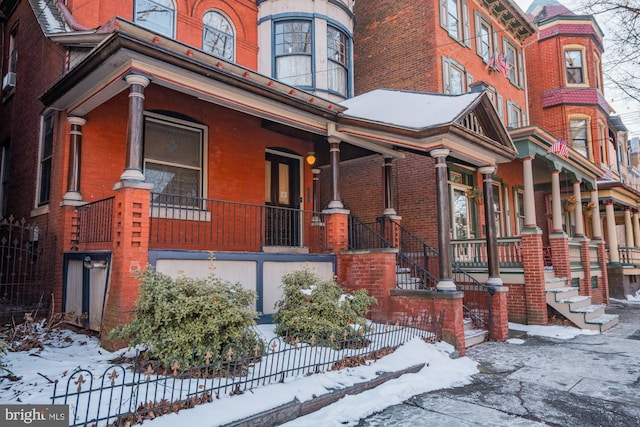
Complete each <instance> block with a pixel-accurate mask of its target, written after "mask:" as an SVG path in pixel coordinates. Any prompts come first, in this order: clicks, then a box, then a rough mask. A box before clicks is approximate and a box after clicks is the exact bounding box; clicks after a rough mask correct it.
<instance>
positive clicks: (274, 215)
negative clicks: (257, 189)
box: [265, 152, 300, 246]
mask: <svg viewBox="0 0 640 427" xmlns="http://www.w3.org/2000/svg"><path fill="white" fill-rule="evenodd" d="M265 204H266V205H267V208H266V209H267V210H266V215H265V217H266V218H265V219H266V224H265V225H266V227H265V246H300V211H299V209H300V158H297V157H291V156H287V155H284V154H276V153H273V152H267V153H266V156H265Z"/></svg>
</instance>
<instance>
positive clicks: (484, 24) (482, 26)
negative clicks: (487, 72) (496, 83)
mask: <svg viewBox="0 0 640 427" xmlns="http://www.w3.org/2000/svg"><path fill="white" fill-rule="evenodd" d="M475 18H476V53H477V54H478V55H480V57H482V61H483V62H484V63H488V62H489V58H491V56H492V55H493V53H494V51H495V44H494V31H493V26H492V25H491V23H490V22H489V21H488V20H487V19H486V18H485V17H484V16H482V15H480V14H479V13H477V12H476V15H475Z"/></svg>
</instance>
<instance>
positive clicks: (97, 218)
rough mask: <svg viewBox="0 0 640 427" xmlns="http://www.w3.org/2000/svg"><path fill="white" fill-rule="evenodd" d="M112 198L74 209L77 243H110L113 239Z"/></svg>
mask: <svg viewBox="0 0 640 427" xmlns="http://www.w3.org/2000/svg"><path fill="white" fill-rule="evenodd" d="M114 199H115V198H114V197H109V198H107V199H102V200H98V201H95V202H91V203H87V204H86V205H82V206H78V207H77V208H76V212H77V216H78V222H77V228H76V229H77V231H76V233H77V234H76V240H77V242H78V243H100V242H111V241H112V238H113V201H114Z"/></svg>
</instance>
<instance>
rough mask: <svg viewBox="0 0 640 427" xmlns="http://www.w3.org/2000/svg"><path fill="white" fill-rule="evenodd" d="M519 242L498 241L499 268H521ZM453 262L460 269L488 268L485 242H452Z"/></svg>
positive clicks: (476, 240) (507, 239)
mask: <svg viewBox="0 0 640 427" xmlns="http://www.w3.org/2000/svg"><path fill="white" fill-rule="evenodd" d="M520 248H521V240H520V238H519V237H502V238H499V239H498V258H499V265H500V268H522V251H521V249H520ZM451 250H452V254H453V261H454V262H455V263H456V264H457V265H459V266H460V267H462V268H483V269H486V268H487V266H488V257H487V241H486V240H484V239H466V240H452V241H451Z"/></svg>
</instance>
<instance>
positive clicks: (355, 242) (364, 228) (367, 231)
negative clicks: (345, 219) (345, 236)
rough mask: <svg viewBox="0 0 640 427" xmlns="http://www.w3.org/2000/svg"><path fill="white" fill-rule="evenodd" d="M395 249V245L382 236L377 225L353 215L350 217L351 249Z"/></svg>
mask: <svg viewBox="0 0 640 427" xmlns="http://www.w3.org/2000/svg"><path fill="white" fill-rule="evenodd" d="M382 248H393V243H391V242H390V241H388V240H387V239H385V236H384V235H383V234H381V231H380V229H379V228H378V224H377V223H365V222H362V221H361V220H360V219H358V217H356V216H355V215H353V214H350V215H349V249H351V250H356V251H358V250H369V249H382Z"/></svg>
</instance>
